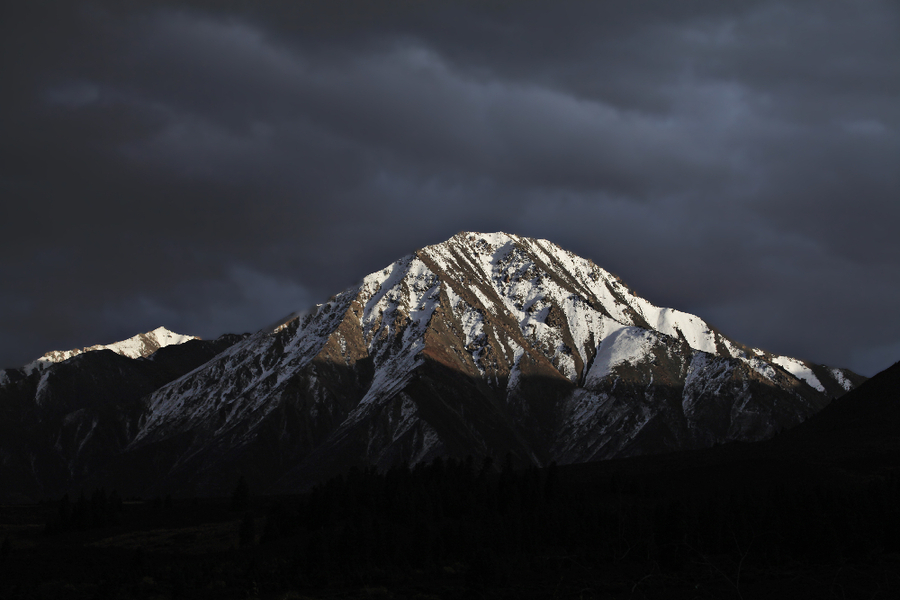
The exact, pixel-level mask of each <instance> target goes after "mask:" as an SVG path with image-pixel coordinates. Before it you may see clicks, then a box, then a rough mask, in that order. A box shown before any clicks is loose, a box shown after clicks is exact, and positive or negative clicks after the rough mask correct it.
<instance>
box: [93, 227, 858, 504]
mask: <svg viewBox="0 0 900 600" xmlns="http://www.w3.org/2000/svg"><path fill="white" fill-rule="evenodd" d="M862 380H863V378H861V377H859V376H857V375H855V374H853V373H851V372H849V371H846V370H839V369H829V368H826V367H822V366H819V365H811V364H808V363H805V362H803V361H798V360H796V359H792V358H788V357H778V356H773V355H771V354H769V353H766V352H763V351H761V350H757V349H751V348H746V347H744V346H741V345H740V344H737V343H735V342H733V341H731V340H729V339H728V338H726V337H724V336H723V335H721V334H719V333H718V332H716V331H714V330H712V329H711V328H710V327H709V326H708V325H707V324H706V323H705V322H704V321H703V320H702V319H700V318H699V317H696V316H693V315H689V314H686V313H683V312H680V311H677V310H673V309H665V308H659V307H656V306H654V305H652V304H651V303H649V302H648V301H646V300H644V299H642V298H640V297H638V296H636V295H635V294H634V293H632V292H631V291H630V290H629V289H628V288H627V287H626V286H625V285H624V284H623V283H622V282H621V281H620V280H619V279H618V278H616V277H615V276H613V275H612V274H610V273H608V272H607V271H604V270H603V269H601V268H600V267H598V266H597V265H595V264H593V263H592V262H591V261H589V260H585V259H582V258H579V257H577V256H575V255H573V254H571V253H570V252H567V251H565V250H563V249H561V248H559V247H558V246H556V245H554V244H552V243H550V242H548V241H546V240H535V239H529V238H523V237H518V236H514V235H507V234H502V233H497V234H479V233H461V234H458V235H456V236H454V237H453V238H451V239H450V240H448V241H447V242H444V243H442V244H437V245H434V246H429V247H426V248H423V249H421V250H419V251H417V252H416V253H414V254H412V255H410V256H406V257H404V258H402V259H400V260H398V261H397V262H395V263H393V264H392V265H390V266H388V267H386V268H385V269H383V270H382V271H379V272H377V273H373V274H372V275H369V276H368V277H366V278H365V280H364V281H363V282H362V283H361V284H360V285H359V286H358V287H355V288H352V289H349V290H346V291H344V292H342V293H340V294H338V295H336V296H334V297H333V298H331V299H330V300H329V301H328V302H327V303H325V304H322V305H320V306H318V307H317V308H316V309H315V310H314V311H313V312H310V313H308V314H305V315H302V316H299V317H296V318H294V319H292V320H290V321H288V322H286V323H283V324H282V325H280V326H279V327H277V328H275V329H274V330H273V331H267V332H260V333H258V334H256V335H254V336H252V337H250V338H248V339H246V340H244V341H242V342H240V343H238V344H235V345H234V346H232V347H231V348H229V349H228V350H226V351H225V352H222V353H221V354H219V355H217V356H215V357H214V358H213V359H212V360H210V361H209V362H208V363H207V364H205V365H204V366H203V367H202V368H200V369H197V370H196V371H194V372H193V373H191V374H190V375H189V376H185V377H182V378H180V379H178V380H176V381H173V382H172V383H170V384H168V385H166V386H164V387H162V388H160V389H158V390H157V391H155V392H154V393H153V394H151V395H149V396H148V397H146V398H145V399H144V400H143V401H142V407H141V412H140V417H139V418H138V420H137V422H136V423H137V424H136V427H135V430H134V433H133V435H132V437H131V438H130V441H129V443H128V445H127V447H126V450H125V452H124V453H123V454H122V456H121V457H120V459H119V463H118V466H117V467H116V468H114V469H112V470H111V471H110V473H109V475H108V476H109V477H110V478H112V479H114V480H116V481H118V482H120V483H121V485H122V487H126V486H128V485H133V486H134V489H135V491H139V492H141V493H162V492H164V491H165V492H170V491H171V492H175V493H183V494H194V493H201V494H221V493H227V492H228V491H230V489H231V487H233V485H234V482H235V481H236V480H237V476H238V473H243V474H245V475H246V476H247V477H248V478H250V479H251V480H253V483H254V485H255V486H256V487H257V489H268V490H272V491H293V490H298V489H302V488H304V487H306V486H308V485H309V484H310V483H312V482H314V481H316V480H317V479H319V478H321V477H325V476H328V475H330V474H333V473H335V472H338V471H340V470H343V469H345V468H347V467H348V466H350V465H352V464H362V463H368V464H375V465H377V466H379V467H382V468H386V467H389V466H391V465H393V464H396V463H399V462H401V461H408V462H410V463H415V462H418V461H423V460H430V459H431V458H433V457H436V456H445V455H455V456H465V455H468V454H472V455H476V456H479V455H493V456H498V457H499V456H502V455H504V454H505V453H506V452H511V453H512V454H513V455H514V457H515V458H516V460H517V461H519V462H520V463H535V464H546V463H548V462H550V461H553V460H555V461H558V462H560V463H569V462H578V461H587V460H596V459H604V458H611V457H618V456H629V455H635V454H641V453H649V452H662V451H667V450H676V449H686V448H697V447H703V446H708V445H711V444H714V443H717V442H723V441H729V440H759V439H764V438H767V437H770V436H771V435H773V434H774V433H775V432H776V431H777V430H779V429H782V428H787V427H791V426H793V425H795V424H797V423H799V422H801V421H803V420H804V419H806V418H807V417H808V416H809V415H811V414H813V413H815V412H817V411H818V410H820V409H821V408H822V407H824V406H825V405H826V404H827V403H828V402H829V401H830V400H831V398H832V397H833V396H836V395H838V394H840V393H843V392H844V391H846V390H848V389H851V388H852V387H853V386H854V385H856V384H858V383H859V382H861V381H862ZM135 465H140V468H141V469H142V472H143V474H144V476H143V478H142V483H140V484H138V483H136V482H133V481H129V480H128V478H127V477H126V476H125V475H123V474H124V473H126V472H129V471H134V470H135V468H136V467H135Z"/></svg>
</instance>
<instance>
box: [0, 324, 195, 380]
mask: <svg viewBox="0 0 900 600" xmlns="http://www.w3.org/2000/svg"><path fill="white" fill-rule="evenodd" d="M195 339H198V338H196V337H194V336H191V335H181V334H179V333H175V332H174V331H169V330H168V329H166V328H165V327H157V328H156V329H154V330H153V331H148V332H147V333H139V334H137V335H135V336H133V337H130V338H128V339H127V340H122V341H120V342H114V343H112V344H98V345H96V346H87V347H85V348H75V349H73V350H52V351H50V352H47V353H46V354H44V355H43V356H41V357H40V358H38V359H37V360H34V361H32V362H30V363H28V364H26V365H25V366H23V367H21V369H22V371H23V373H24V375H26V376H27V375H31V373H33V372H35V371H44V370H45V369H46V368H47V367H49V366H50V365H52V364H55V363H60V362H63V361H64V360H68V359H70V358H72V357H73V356H78V355H79V354H83V353H85V352H93V351H95V350H112V351H113V352H115V353H116V354H121V355H122V356H127V357H128V358H138V357H141V356H150V355H151V354H153V353H154V352H156V351H157V350H159V349H160V348H163V347H165V346H172V345H175V344H183V343H184V342H187V341H188V340H195ZM0 383H2V381H0Z"/></svg>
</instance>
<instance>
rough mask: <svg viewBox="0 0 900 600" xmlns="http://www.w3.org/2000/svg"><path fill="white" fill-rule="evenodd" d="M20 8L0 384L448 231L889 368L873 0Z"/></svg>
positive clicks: (894, 97) (896, 181)
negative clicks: (547, 250)
mask: <svg viewBox="0 0 900 600" xmlns="http://www.w3.org/2000/svg"><path fill="white" fill-rule="evenodd" d="M27 4H28V3H26V6H22V7H16V8H11V9H5V10H9V11H12V10H17V11H20V13H19V14H15V15H12V14H11V15H9V17H10V18H4V19H3V25H2V27H3V31H0V33H2V34H3V40H2V42H0V43H2V44H3V56H4V57H5V62H4V75H5V76H4V80H5V82H8V83H9V85H7V84H4V86H3V90H2V91H0V97H2V102H3V109H4V110H3V114H4V115H5V118H4V122H3V130H2V136H0V152H2V155H3V160H2V167H0V191H2V194H3V196H4V206H5V207H7V208H6V210H5V213H6V214H5V215H4V218H3V219H2V220H0V233H2V235H0V244H2V250H3V257H4V258H3V259H2V260H0V277H2V278H3V281H4V282H5V285H4V286H3V288H2V289H0V339H2V341H3V343H2V346H0V363H2V364H3V365H6V366H13V365H15V364H21V363H24V362H26V361H28V360H30V359H32V358H34V356H37V355H39V354H41V353H43V352H44V351H47V350H50V349H55V348H67V347H71V346H82V345H87V344H92V343H100V342H107V341H112V340H114V339H119V338H121V337H127V336H130V335H133V334H134V333H135V332H136V331H144V330H148V329H152V328H153V327H156V326H158V325H160V324H165V325H166V326H169V327H171V328H179V330H183V331H184V332H185V333H192V334H199V335H202V336H206V337H210V336H216V335H219V334H221V333H224V332H225V331H244V330H252V329H255V328H258V327H262V326H264V325H265V324H267V323H268V322H270V321H272V320H274V319H275V318H277V317H279V316H282V315H283V314H285V313H287V312H290V311H291V310H296V309H300V308H303V306H298V304H306V303H312V302H315V301H321V300H322V299H324V298H326V297H327V296H329V295H330V294H332V293H335V292H337V291H339V290H341V289H343V288H344V287H346V286H348V285H350V284H352V283H353V282H355V281H356V280H358V279H360V278H361V277H362V276H363V275H365V274H366V273H368V272H370V271H373V270H376V269H378V268H380V267H382V266H384V265H385V264H387V263H389V262H391V261H393V260H395V259H396V258H398V257H399V256H401V255H403V254H406V253H408V252H410V251H412V250H414V249H415V248H417V247H421V246H423V245H426V244H430V243H436V242H440V241H442V240H444V239H446V238H447V237H449V236H450V235H452V234H453V233H455V232H457V231H460V230H482V231H487V230H505V231H511V232H515V233H520V234H524V235H533V236H539V237H546V238H549V239H551V240H553V241H555V242H557V243H559V244H560V245H562V246H564V247H567V248H570V249H572V250H573V251H575V252H577V253H579V254H581V255H583V256H586V257H589V258H592V259H593V260H594V261H595V262H597V263H598V264H600V265H601V266H604V267H606V268H608V269H610V270H612V271H614V272H616V273H617V274H619V275H620V276H621V277H622V278H623V279H624V280H625V281H626V282H628V283H629V284H631V285H632V286H633V287H634V288H635V289H636V290H637V291H638V292H639V293H641V294H643V295H644V296H645V297H647V298H648V299H649V300H651V301H652V302H654V303H656V304H660V305H667V306H674V307H677V308H680V309H682V310H687V311H692V312H695V313H697V314H700V315H701V316H703V317H704V318H707V319H708V320H710V321H712V322H713V323H714V324H716V325H717V326H718V327H719V328H720V329H721V330H722V331H723V332H724V333H726V334H727V335H730V336H732V337H734V338H736V339H738V340H739V341H742V342H745V343H748V344H751V345H755V346H760V347H763V348H766V349H769V350H772V351H775V352H781V353H787V354H793V355H796V356H800V357H802V358H808V359H811V360H815V361H819V362H825V363H829V364H836V365H841V366H850V367H852V368H855V369H857V370H859V371H860V372H862V373H864V374H869V375H871V374H873V373H874V372H875V371H877V370H879V369H881V368H884V367H886V366H888V365H889V364H890V363H891V362H894V361H896V360H897V359H900V355H898V356H893V355H892V352H893V351H894V350H895V349H896V347H897V344H900V320H898V319H896V317H895V316H894V311H895V308H894V307H895V305H896V304H897V301H898V299H900V275H898V274H900V242H898V238H897V235H896V224H897V223H898V222H900V214H898V213H900V203H898V202H897V199H898V198H900V175H898V173H900V169H898V168H897V165H898V163H900V129H898V128H900V11H898V9H897V6H896V4H894V3H891V2H887V1H884V2H878V1H871V2H866V3H865V4H864V5H853V6H850V5H848V4H846V3H844V2H837V1H835V2H828V1H818V2H791V3H784V2H751V3H747V2H740V3H727V2H715V3H713V2H709V3H705V2H694V3H690V4H689V5H685V4H684V3H670V2H659V3H640V6H639V7H627V8H626V7H624V6H619V7H611V6H607V4H608V3H595V2H562V3H559V2H554V3H548V2H515V3H500V2H497V3H449V2H448V3H440V2H438V3H415V2H412V3H411V2H385V3H353V2H351V3H319V2H304V3H293V2H292V3H284V4H283V5H280V4H278V3H267V4H266V8H259V7H258V6H256V5H255V4H250V3H247V4H243V3H222V4H221V5H220V4H212V5H211V4H208V3H200V2H197V3H193V4H192V3H179V2H170V3H146V4H144V3H128V4H127V8H123V7H121V6H120V3H102V2H100V3H98V2H91V3H84V4H78V3H72V4H71V5H67V7H66V8H64V9H61V10H60V11H59V12H57V13H53V14H49V13H48V12H47V11H39V10H37V9H34V8H30V7H29V6H28V5H27ZM335 4H340V6H339V7H338V6H333V5H335ZM894 354H896V352H894Z"/></svg>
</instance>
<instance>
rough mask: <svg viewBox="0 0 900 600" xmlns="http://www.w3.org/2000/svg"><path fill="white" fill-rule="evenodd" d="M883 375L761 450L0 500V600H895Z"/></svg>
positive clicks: (452, 463)
mask: <svg viewBox="0 0 900 600" xmlns="http://www.w3.org/2000/svg"><path fill="white" fill-rule="evenodd" d="M898 390H900V364H898V365H894V367H892V368H891V369H888V370H886V371H884V372H883V373H881V374H879V375H877V376H875V377H874V378H872V379H871V380H870V381H869V382H867V383H865V384H864V385H862V386H860V388H858V389H857V390H855V391H853V392H851V393H849V394H847V395H846V396H845V397H844V398H841V399H839V400H837V401H835V402H834V403H833V404H832V405H831V406H829V407H828V408H827V409H826V410H825V411H823V412H822V413H821V414H820V415H817V416H815V417H813V418H811V419H810V420H809V421H808V422H807V423H805V424H803V425H802V426H801V427H799V428H797V429H795V430H791V431H789V432H786V433H785V434H783V435H781V436H778V437H777V438H775V439H774V440H771V441H770V442H764V443H757V444H729V445H724V446H719V447H716V448H712V449H708V450H702V451H694V452H682V453H674V454H668V455H658V456H644V457H638V458H631V459H624V460H616V461H606V462H598V463H588V464H580V465H571V466H567V467H560V468H557V467H550V468H548V469H541V470H539V469H536V468H530V469H525V470H515V469H513V460H512V457H511V455H508V456H507V458H506V459H505V460H503V461H501V464H499V465H497V464H495V463H494V462H493V461H492V460H491V459H484V460H476V459H474V458H469V459H467V460H464V461H457V460H447V461H445V460H440V459H437V460H435V461H433V462H431V463H430V464H427V465H424V464H420V465H417V466H416V467H415V468H413V469H409V468H405V467H404V468H395V469H392V470H390V471H387V472H381V473H379V472H376V471H375V470H374V469H363V470H359V469H354V470H351V471H349V472H347V473H345V474H344V475H342V476H340V477H335V478H333V479H331V480H329V481H327V482H326V483H325V484H322V485H320V486H317V487H316V488H314V490H313V491H312V492H310V493H308V494H305V495H302V496H281V497H271V496H270V497H254V495H253V490H250V489H249V488H248V487H247V486H246V484H244V483H243V481H241V482H240V483H239V484H238V485H237V487H236V488H235V492H234V494H233V496H232V497H231V498H227V499H219V500H210V499H201V500H188V499H178V500H175V501H173V500H171V499H170V498H156V499H154V500H146V501H139V500H130V501H129V500H123V499H122V498H120V497H119V496H118V495H117V494H116V493H115V492H110V493H106V492H105V491H102V490H97V491H95V492H93V493H92V494H90V495H87V496H85V495H82V496H81V497H79V498H69V497H68V496H66V497H64V498H62V499H61V500H53V501H48V502H44V503H41V504H32V505H17V506H12V505H7V506H0V598H3V599H7V598H148V599H149V598H154V599H157V598H278V599H288V598H323V599H324V598H422V599H425V598H430V599H435V598H447V599H449V598H666V599H669V598H710V599H721V598H736V599H741V600H742V599H749V598H791V599H797V598H816V599H821V598H840V599H849V598H867V599H870V598H897V597H900V451H898V449H900V446H898V436H897V434H896V433H895V432H897V431H900V394H898Z"/></svg>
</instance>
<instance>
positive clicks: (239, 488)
mask: <svg viewBox="0 0 900 600" xmlns="http://www.w3.org/2000/svg"><path fill="white" fill-rule="evenodd" d="M248 508H250V486H249V485H248V484H247V480H246V479H244V476H243V475H241V478H240V479H238V482H237V485H236V486H235V488H234V492H232V494H231V510H233V511H245V510H247V509H248Z"/></svg>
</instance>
